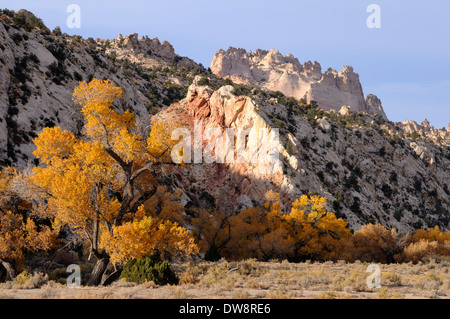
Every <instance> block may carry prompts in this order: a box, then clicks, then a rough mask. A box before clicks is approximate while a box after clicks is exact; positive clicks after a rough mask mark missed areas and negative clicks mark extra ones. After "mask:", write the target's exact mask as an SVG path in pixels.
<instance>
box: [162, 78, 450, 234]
mask: <svg viewBox="0 0 450 319" xmlns="http://www.w3.org/2000/svg"><path fill="white" fill-rule="evenodd" d="M200 82H201V81H200V78H197V79H196V80H195V81H194V82H193V84H192V85H191V86H190V87H189V90H188V94H187V97H186V98H185V99H183V100H181V101H179V102H178V103H175V104H173V105H171V106H170V107H169V108H167V109H165V110H163V111H162V112H160V113H159V114H158V115H157V117H160V118H162V119H166V120H167V119H182V120H183V122H184V123H185V124H186V127H190V128H191V130H192V129H193V122H194V121H195V120H201V121H202V123H203V125H204V128H206V127H220V128H221V129H222V132H224V131H225V129H226V128H228V127H244V128H253V127H257V128H268V129H270V128H273V127H277V128H279V129H280V139H279V140H272V141H269V140H268V141H267V143H268V145H267V147H268V148H269V149H277V150H279V152H280V161H281V170H280V171H275V172H273V173H271V174H262V173H261V171H260V167H259V166H258V165H255V164H252V163H223V164H217V163H212V164H205V163H203V164H197V165H191V166H190V165H188V166H186V167H184V168H180V169H179V170H178V171H177V176H178V178H179V180H180V181H181V184H182V185H183V188H184V189H185V190H186V193H187V194H188V197H189V198H191V199H192V200H195V198H196V196H195V194H190V193H189V190H191V189H197V190H201V192H208V193H210V194H211V195H212V196H213V197H215V198H217V206H218V208H219V209H222V210H227V211H230V210H231V211H233V210H237V209H240V208H243V207H249V206H252V205H253V204H254V203H257V202H259V201H260V200H261V199H262V198H263V194H264V193H265V192H266V191H267V190H268V189H274V190H275V191H277V192H279V193H280V195H281V198H282V200H283V204H285V205H289V204H290V203H291V202H292V201H293V200H295V199H296V198H297V197H299V196H300V195H302V194H304V193H309V192H312V193H315V194H320V195H322V196H326V197H327V198H328V205H329V208H330V209H331V210H333V211H335V212H337V214H338V215H339V216H343V217H345V219H346V220H347V221H348V222H349V224H350V227H352V228H354V229H357V228H359V227H360V226H361V225H363V224H366V223H368V222H380V223H382V224H384V225H386V226H388V227H395V228H397V229H400V230H410V229H412V228H416V227H422V226H426V225H428V226H429V225H433V224H439V225H441V227H444V228H448V226H449V224H448V223H449V208H450V206H449V195H450V191H449V185H450V175H449V174H448V165H450V149H449V148H445V147H439V146H437V145H435V144H434V143H431V142H430V141H427V140H424V139H420V140H416V141H412V140H411V139H408V138H405V137H404V134H403V131H402V130H401V128H399V127H397V126H396V124H395V123H391V122H388V121H384V120H382V119H381V120H380V118H378V117H376V116H373V115H370V114H359V115H358V116H355V115H354V114H350V115H339V114H336V113H334V112H323V111H320V110H319V109H314V108H310V109H309V110H306V111H305V110H303V109H300V108H299V107H298V106H295V105H294V106H292V105H291V106H286V105H283V104H280V103H279V101H280V100H282V99H274V98H271V97H270V95H264V94H263V95H261V94H260V95H249V96H236V95H235V94H234V92H235V90H233V87H232V86H223V87H221V88H219V89H217V90H214V89H212V88H211V87H210V86H209V85H205V84H200ZM311 112H313V113H314V114H315V116H308V115H309V114H310V113H311ZM380 121H381V122H380ZM291 123H292V124H293V125H292V126H290V124H291ZM252 145H254V143H253V142H252V141H251V140H249V141H247V143H246V149H245V152H248V151H251V150H250V148H251V147H252Z"/></svg>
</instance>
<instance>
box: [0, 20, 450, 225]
mask: <svg viewBox="0 0 450 319" xmlns="http://www.w3.org/2000/svg"><path fill="white" fill-rule="evenodd" d="M27 16H28V18H29V19H32V20H33V16H31V15H27ZM34 21H35V19H34ZM33 25H34V24H33ZM36 25H37V26H34V27H32V28H28V27H27V29H29V30H28V31H26V30H25V28H24V27H22V26H20V25H18V24H17V23H15V22H14V21H13V20H12V18H11V15H10V14H8V13H5V12H3V14H0V163H1V164H2V165H17V166H18V167H19V168H24V167H26V166H27V165H37V164H38V162H37V161H36V160H35V159H34V157H33V155H32V152H33V150H34V149H35V146H34V144H33V142H32V139H33V138H34V137H35V136H37V134H38V133H39V132H40V131H41V130H42V128H44V127H51V126H55V125H59V126H62V127H63V128H64V129H68V130H71V131H73V132H75V133H76V132H78V131H79V130H80V128H81V127H82V118H81V115H80V112H79V109H78V107H77V106H76V105H75V104H74V103H73V101H72V93H73V90H74V88H75V87H76V86H77V84H78V82H79V81H81V80H86V81H89V80H90V79H92V78H93V77H97V78H101V79H110V80H111V81H112V82H113V83H115V84H116V85H117V86H120V87H121V88H122V89H123V91H124V95H123V99H122V100H121V101H118V102H117V103H116V104H115V107H116V108H117V109H118V110H125V109H130V110H131V111H133V112H134V113H135V114H136V116H137V118H138V124H139V126H140V127H141V128H145V127H146V126H147V125H148V123H149V122H150V118H151V116H152V115H153V116H156V118H161V119H166V120H167V119H170V120H172V119H173V120H180V119H181V120H182V121H184V122H185V123H186V125H187V127H189V128H191V129H192V126H193V121H194V120H202V122H203V125H204V128H205V127H219V128H221V129H222V130H224V129H226V128H227V127H236V128H237V127H244V128H252V127H258V128H266V129H271V128H279V129H280V140H279V141H276V140H271V141H268V143H267V144H268V145H267V147H269V148H273V149H277V150H278V151H279V153H280V159H281V170H280V171H278V172H277V173H274V174H269V175H267V174H262V173H261V172H262V171H263V170H261V167H259V166H258V164H246V163H240V164H233V163H231V164H217V163H210V164H206V163H203V164H201V165H197V164H195V165H187V166H186V167H180V168H179V169H178V170H176V171H175V172H174V175H173V177H174V178H173V179H172V181H173V183H174V185H178V186H180V187H181V188H182V190H183V193H184V196H183V198H184V202H185V203H186V204H189V205H196V204H198V203H199V202H201V201H202V200H205V198H206V199H207V200H208V202H209V203H212V202H214V201H213V200H211V196H212V198H214V199H215V202H216V204H217V208H218V209H223V210H227V211H228V212H230V211H231V212H233V211H235V210H238V209H242V208H245V207H250V206H252V205H256V204H258V203H260V202H261V200H262V198H263V195H264V193H265V192H266V191H267V190H269V189H273V190H274V191H276V192H279V193H280V195H281V198H282V201H283V204H284V205H289V204H290V202H291V201H293V200H294V199H295V198H297V197H298V196H300V195H301V194H304V193H308V192H311V193H313V194H319V195H322V196H326V197H327V198H328V206H329V209H330V210H332V211H333V212H336V213H337V214H338V216H340V217H344V218H345V219H346V220H347V221H348V222H349V224H350V226H351V227H352V228H354V229H356V228H358V227H359V226H360V225H362V224H366V223H368V222H380V223H382V224H384V225H386V226H392V227H396V228H398V229H400V230H410V229H412V228H417V227H425V226H433V225H440V226H441V227H443V228H444V229H448V228H449V205H450V204H449V202H450V199H449V196H450V190H449V187H450V175H449V174H448V167H450V149H449V147H448V144H446V143H447V141H448V134H449V133H450V132H448V130H447V131H445V130H435V129H434V128H432V127H430V126H429V124H427V123H422V124H420V125H419V124H417V123H414V122H405V123H392V122H389V121H388V120H386V118H385V115H384V112H383V111H382V108H381V102H380V101H379V99H377V98H376V97H375V96H373V95H368V96H367V97H366V98H364V97H363V95H362V89H361V85H360V83H359V79H358V76H357V74H355V73H354V72H353V70H352V69H351V68H350V67H344V69H343V70H342V71H340V72H336V71H334V70H328V71H326V72H325V73H322V71H321V68H320V65H319V64H318V63H309V62H307V63H305V64H303V65H302V64H300V63H298V61H297V59H295V58H294V57H292V56H289V55H288V56H282V55H281V54H279V53H278V52H277V51H273V50H272V51H270V52H267V51H261V50H257V51H255V52H254V53H248V52H245V50H237V49H232V50H229V52H228V53H226V52H225V51H219V53H218V54H217V55H216V57H215V59H214V61H213V63H212V65H211V70H212V71H213V72H214V73H216V74H218V75H219V76H216V75H215V74H213V73H209V72H208V71H207V70H205V69H204V68H203V67H202V66H201V65H198V64H196V63H195V62H194V61H192V60H190V59H189V58H186V57H180V56H178V55H177V54H175V52H174V49H173V47H172V46H171V45H170V44H169V43H167V42H162V43H161V42H160V41H159V40H158V39H156V38H154V39H151V38H148V37H141V38H139V37H138V35H137V34H132V35H129V36H125V37H123V36H120V35H119V36H118V37H117V38H116V39H110V40H102V39H95V40H94V39H91V38H90V39H82V38H81V37H77V36H68V35H66V34H61V33H60V32H57V31H56V30H54V31H52V32H50V31H49V30H48V29H46V28H44V27H42V26H40V25H39V23H38V24H36ZM221 56H223V59H222V62H220V57H221ZM219 70H222V71H223V72H224V73H221V72H219ZM236 70H240V71H239V72H240V73H238V72H237V71H236ZM244 71H245V72H244ZM235 74H245V77H238V76H235ZM222 77H227V78H231V79H232V80H233V81H235V82H240V83H246V84H249V85H250V87H244V86H241V85H239V84H237V83H233V82H231V81H227V80H224V79H223V78H222ZM261 88H263V89H261ZM275 91H281V92H285V93H286V95H288V96H290V95H292V96H296V97H302V98H305V99H306V100H307V101H310V100H312V99H314V100H316V101H318V102H319V105H320V103H323V104H322V105H321V106H323V105H329V107H328V108H325V107H324V108H325V110H329V111H324V110H322V109H319V108H316V107H313V106H311V105H305V104H302V103H300V102H299V101H298V99H297V100H296V99H289V98H288V97H286V96H285V95H283V94H280V93H279V92H275ZM324 92H325V93H324ZM326 92H331V93H332V94H331V93H330V94H331V95H327V94H328V93H326ZM333 92H334V93H333ZM326 103H328V104H326ZM374 114H375V115H374ZM414 132H416V133H414ZM254 144H255V141H252V140H249V141H247V144H246V149H247V150H248V149H249V148H251V147H252V145H254Z"/></svg>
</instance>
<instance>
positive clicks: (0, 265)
mask: <svg viewBox="0 0 450 319" xmlns="http://www.w3.org/2000/svg"><path fill="white" fill-rule="evenodd" d="M15 276H16V274H15V271H14V268H13V266H12V265H11V264H10V263H9V262H6V261H3V260H0V282H5V281H7V280H13V279H14V277H15Z"/></svg>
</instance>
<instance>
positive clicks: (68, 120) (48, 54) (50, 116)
mask: <svg viewBox="0 0 450 319" xmlns="http://www.w3.org/2000/svg"><path fill="white" fill-rule="evenodd" d="M25 13H26V15H25V17H28V18H33V17H34V16H33V15H32V14H31V13H29V12H27V11H25ZM33 19H35V17H34V18H33ZM201 71H205V70H203V69H202V68H201V67H200V66H199V65H197V64H196V63H195V62H193V61H192V60H190V59H187V58H184V57H180V56H178V55H177V54H175V52H174V50H173V48H172V46H171V45H170V44H169V43H167V42H163V43H160V42H159V40H158V39H149V38H148V37H144V38H142V39H138V38H137V35H136V34H132V35H130V36H127V37H121V36H119V37H118V38H117V39H113V40H100V39H96V40H94V39H92V38H89V39H82V38H81V37H79V36H68V35H66V34H61V33H60V32H57V31H53V32H50V31H49V30H48V29H47V28H45V26H44V27H42V28H39V27H34V28H32V29H31V30H30V31H26V30H25V29H24V27H23V26H22V25H17V23H14V20H13V18H12V17H11V16H8V15H6V14H0V163H2V164H7V165H8V164H14V165H18V166H19V167H25V166H26V165H27V163H29V162H33V160H34V158H33V155H32V152H33V151H34V144H33V143H32V139H33V138H34V137H36V136H37V134H38V133H39V132H40V131H41V130H42V128H43V127H51V126H55V125H58V126H62V127H63V128H64V129H68V130H71V131H74V132H78V130H79V129H80V127H82V122H81V121H82V117H81V115H80V112H79V110H78V108H77V106H76V105H75V104H74V103H73V101H72V93H73V90H74V88H75V87H76V86H77V85H78V82H79V81H83V80H84V81H89V80H91V79H92V78H93V77H96V78H99V79H109V80H111V81H112V82H113V83H115V84H116V85H118V86H120V87H121V88H122V89H123V91H124V94H123V99H122V100H121V101H120V103H118V104H117V107H118V108H119V109H131V110H133V112H134V113H135V114H136V115H137V117H138V121H139V122H140V124H141V126H142V127H145V126H147V125H148V124H149V118H150V114H152V113H155V112H157V111H158V110H159V109H160V108H161V107H165V106H168V105H170V104H171V103H172V102H173V101H177V100H179V99H181V98H182V97H184V96H185V94H186V89H187V87H188V85H189V80H188V78H189V77H193V76H194V75H195V74H197V73H199V72H201Z"/></svg>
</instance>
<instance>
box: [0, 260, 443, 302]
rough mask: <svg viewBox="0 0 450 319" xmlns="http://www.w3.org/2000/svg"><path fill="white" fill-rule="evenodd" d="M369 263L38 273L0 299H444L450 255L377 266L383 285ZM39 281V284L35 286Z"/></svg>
mask: <svg viewBox="0 0 450 319" xmlns="http://www.w3.org/2000/svg"><path fill="white" fill-rule="evenodd" d="M368 265H369V263H360V262H356V263H345V262H325V263H315V262H314V263H312V262H304V263H289V262H286V261H283V262H277V261H272V262H258V261H255V260H245V261H240V262H227V261H225V260H221V261H219V262H215V263H211V262H196V263H182V264H173V265H172V267H173V269H174V271H175V272H176V273H177V275H178V276H179V278H180V284H179V285H176V286H157V285H155V284H154V283H153V282H147V283H145V284H141V285H137V284H135V283H130V282H125V281H123V280H120V281H117V282H115V283H113V284H112V285H110V286H108V287H81V288H78V289H76V288H68V287H67V286H66V285H65V284H64V283H63V281H62V280H60V282H56V281H52V280H48V279H46V278H44V277H42V276H41V277H40V276H37V275H35V276H32V277H30V278H25V279H24V280H19V279H16V281H14V282H7V283H3V284H0V298H3V299H13V298H26V299H67V298H70V299H74V298H77V299H148V298H158V299H199V298H200V299H208V298H220V299H229V298H233V299H241V298H242V299H280V298H282V299H317V298H327V299H361V298H363V299H388V298H389V299H390V298H401V299H417V298H420V299H424V298H426V299H429V298H430V299H435V298H438V299H448V298H449V296H450V275H449V265H450V261H449V260H444V261H442V260H441V261H439V262H436V261H434V260H431V261H430V262H427V263H421V262H419V263H418V264H415V265H414V264H412V263H408V264H406V263H405V264H389V265H380V267H381V288H373V289H372V288H368V287H367V277H368V276H369V275H370V273H369V272H366V270H367V267H368ZM37 286H39V288H35V287H37Z"/></svg>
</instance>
